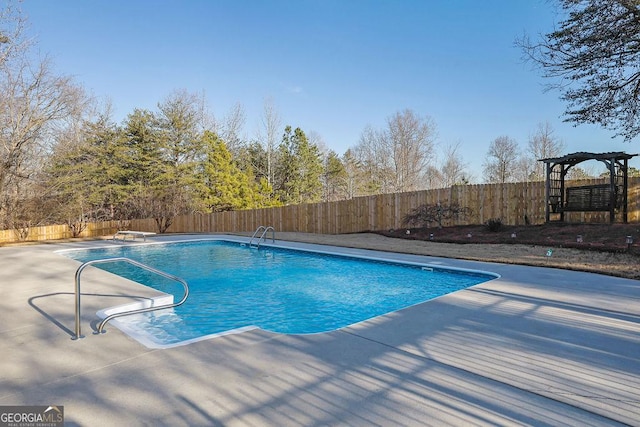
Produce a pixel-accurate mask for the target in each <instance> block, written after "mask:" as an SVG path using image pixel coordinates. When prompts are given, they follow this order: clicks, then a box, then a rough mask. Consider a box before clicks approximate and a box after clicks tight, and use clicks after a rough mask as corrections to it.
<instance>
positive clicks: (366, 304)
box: [64, 240, 495, 345]
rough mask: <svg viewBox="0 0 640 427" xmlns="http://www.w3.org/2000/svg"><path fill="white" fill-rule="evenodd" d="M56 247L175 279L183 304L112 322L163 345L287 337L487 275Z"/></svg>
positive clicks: (321, 260) (162, 247)
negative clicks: (224, 336)
mask: <svg viewBox="0 0 640 427" xmlns="http://www.w3.org/2000/svg"><path fill="white" fill-rule="evenodd" d="M64 254H65V255H66V256H69V257H71V258H73V259H76V260H78V261H82V262H85V261H89V260H94V259H103V258H111V257H127V258H131V259H134V260H136V261H139V262H142V263H144V264H147V265H150V266H152V267H155V268H157V269H160V270H162V271H165V272H168V273H171V274H173V275H175V276H178V277H181V278H183V279H185V280H186V281H187V282H188V283H189V288H190V295H189V298H188V300H187V302H186V303H185V304H184V305H182V306H180V307H176V308H175V309H173V310H161V311H157V312H152V313H146V314H138V315H133V316H126V317H122V318H120V319H119V320H118V321H119V322H125V323H128V324H129V325H130V326H132V327H133V328H135V329H136V330H139V331H142V332H141V333H144V334H149V335H150V339H151V341H153V342H156V343H159V344H163V345H166V344H173V343H178V342H182V341H185V340H192V339H195V338H198V337H202V336H206V335H211V334H217V333H223V332H225V331H229V330H234V329H238V328H245V327H249V326H256V327H260V328H262V329H265V330H268V331H273V332H279V333H292V334H293V333H295V334H301V333H317V332H326V331H331V330H335V329H339V328H342V327H345V326H348V325H351V324H354V323H357V322H360V321H363V320H366V319H370V318H372V317H375V316H379V315H382V314H385V313H389V312H392V311H396V310H399V309H401V308H404V307H408V306H411V305H414V304H417V303H420V302H424V301H427V300H429V299H433V298H436V297H438V296H441V295H444V294H447V293H450V292H454V291H457V290H460V289H463V288H467V287H469V286H473V285H476V284H478V283H481V282H484V281H487V280H490V279H493V278H495V276H491V275H489V274H482V273H469V272H457V271H451V270H445V269H437V268H430V267H425V266H420V265H408V264H398V263H391V262H380V261H372V260H363V259H357V258H351V257H346V256H338V255H328V254H320V253H313V252H306V251H298V250H291V249H283V248H276V247H267V246H261V248H260V249H256V248H249V247H247V246H245V245H241V244H239V243H238V242H228V241H220V240H205V241H195V242H182V243H167V244H151V245H135V246H119V247H112V248H102V249H92V250H81V251H69V252H66V253H64ZM99 267H100V268H103V269H105V270H108V271H110V272H112V273H115V274H118V275H120V276H123V277H126V278H128V279H131V280H134V281H136V282H139V283H142V284H145V285H147V286H150V287H152V288H155V289H158V290H160V291H162V292H166V293H171V294H174V295H175V297H176V300H177V299H179V298H180V297H181V296H182V287H181V286H180V285H179V284H176V283H175V282H170V281H168V280H165V279H162V278H161V277H160V276H157V275H152V274H151V273H148V272H146V271H145V270H141V269H138V268H136V267H133V266H131V265H130V264H127V263H116V264H100V265H99Z"/></svg>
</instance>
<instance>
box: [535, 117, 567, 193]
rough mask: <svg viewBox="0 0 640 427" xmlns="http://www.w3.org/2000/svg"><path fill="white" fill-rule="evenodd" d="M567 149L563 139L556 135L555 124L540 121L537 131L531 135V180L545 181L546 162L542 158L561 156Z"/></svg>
mask: <svg viewBox="0 0 640 427" xmlns="http://www.w3.org/2000/svg"><path fill="white" fill-rule="evenodd" d="M564 149H565V144H564V142H563V141H562V140H560V139H558V138H557V137H556V136H555V135H554V130H553V126H551V124H550V123H549V122H544V123H538V127H537V129H536V132H535V133H534V134H533V135H531V136H530V137H529V144H528V146H527V152H528V154H529V160H530V163H531V165H530V169H531V174H530V175H529V180H531V181H544V179H545V175H544V174H545V171H544V164H543V163H542V162H540V161H539V160H540V159H547V158H551V157H559V156H561V155H562V152H563V151H564Z"/></svg>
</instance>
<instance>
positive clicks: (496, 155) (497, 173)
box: [484, 136, 519, 184]
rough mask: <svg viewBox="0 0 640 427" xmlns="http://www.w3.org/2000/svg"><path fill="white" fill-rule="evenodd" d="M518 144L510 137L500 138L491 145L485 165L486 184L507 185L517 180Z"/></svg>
mask: <svg viewBox="0 0 640 427" xmlns="http://www.w3.org/2000/svg"><path fill="white" fill-rule="evenodd" d="M518 157H519V156H518V143H517V142H516V140H515V139H512V138H509V137H508V136H500V137H498V138H496V139H494V140H493V142H492V143H491V145H489V151H488V152H487V156H486V159H485V163H484V178H485V181H486V182H494V183H501V184H503V183H505V182H512V181H514V179H515V171H516V170H517V168H518Z"/></svg>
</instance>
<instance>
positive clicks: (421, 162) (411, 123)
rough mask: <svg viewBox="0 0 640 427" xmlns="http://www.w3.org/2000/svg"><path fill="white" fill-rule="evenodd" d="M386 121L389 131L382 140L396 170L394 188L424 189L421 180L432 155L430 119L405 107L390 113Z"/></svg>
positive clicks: (432, 123) (397, 189)
mask: <svg viewBox="0 0 640 427" xmlns="http://www.w3.org/2000/svg"><path fill="white" fill-rule="evenodd" d="M387 123H388V130H387V131H386V132H385V134H384V135H383V138H382V141H383V147H385V150H386V151H387V152H388V153H389V154H390V156H389V159H390V160H391V162H392V166H393V170H394V172H395V183H394V184H395V188H394V191H398V192H401V191H414V190H419V189H421V188H424V184H423V183H422V182H421V179H422V177H423V176H424V173H425V172H426V169H427V167H428V166H429V162H430V160H431V157H432V156H433V142H434V138H435V124H434V122H433V120H432V119H431V118H429V117H425V118H421V117H418V116H417V115H416V114H415V113H414V112H413V111H412V110H404V111H403V112H400V113H396V114H394V115H393V116H391V117H390V118H389V119H388V121H387Z"/></svg>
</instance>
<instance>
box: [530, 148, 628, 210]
mask: <svg viewBox="0 0 640 427" xmlns="http://www.w3.org/2000/svg"><path fill="white" fill-rule="evenodd" d="M635 156H637V154H627V153H624V152H620V151H619V152H611V153H585V152H579V153H573V154H567V155H566V156H562V157H554V158H549V159H540V160H539V161H541V162H544V164H545V175H546V186H545V199H546V206H545V221H546V222H550V220H551V214H559V215H560V219H559V220H560V221H564V213H565V212H593V211H600V212H609V222H611V223H613V222H615V217H616V211H618V212H622V221H623V222H625V223H626V222H627V189H628V169H629V167H628V162H629V159H631V158H633V157H635ZM587 160H598V161H601V162H603V163H604V164H605V165H607V170H608V171H609V182H608V183H607V184H601V185H585V186H579V187H567V188H565V178H566V176H567V172H568V171H569V169H571V168H572V167H573V166H575V165H577V164H578V163H582V162H585V161H587Z"/></svg>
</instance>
